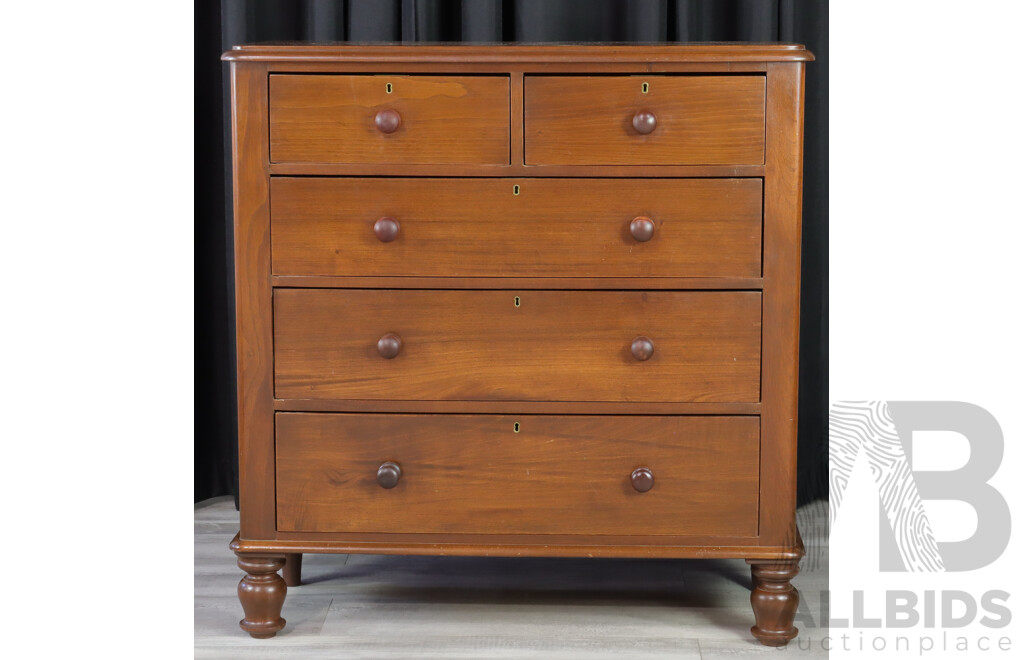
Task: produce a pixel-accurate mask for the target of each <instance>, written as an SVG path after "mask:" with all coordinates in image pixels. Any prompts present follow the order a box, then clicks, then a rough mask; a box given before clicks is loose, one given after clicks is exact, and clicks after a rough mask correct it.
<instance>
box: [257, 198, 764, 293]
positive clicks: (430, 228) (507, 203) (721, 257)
mask: <svg viewBox="0 0 1024 660" xmlns="http://www.w3.org/2000/svg"><path fill="white" fill-rule="evenodd" d="M270 198H271V215H272V218H273V220H272V223H271V240H272V244H273V249H272V251H271V252H272V255H273V271H274V273H275V274H277V275H338V276H424V277H760V276H761V198H762V195H761V180H760V179H653V180H637V179H432V178H386V179H382V178H274V179H273V180H272V181H271V196H270Z"/></svg>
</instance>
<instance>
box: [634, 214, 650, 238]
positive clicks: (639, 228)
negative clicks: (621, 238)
mask: <svg viewBox="0 0 1024 660" xmlns="http://www.w3.org/2000/svg"><path fill="white" fill-rule="evenodd" d="M629 234H630V236H632V237H633V238H634V239H635V240H636V241H637V242H639V243H646V242H647V241H649V240H651V239H652V238H654V221H653V220H651V219H650V218H648V217H646V216H642V215H639V216H637V217H635V218H633V219H632V220H631V221H630V222H629Z"/></svg>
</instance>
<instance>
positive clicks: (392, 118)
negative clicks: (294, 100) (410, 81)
mask: <svg viewBox="0 0 1024 660" xmlns="http://www.w3.org/2000/svg"><path fill="white" fill-rule="evenodd" d="M634 122H635V120H634ZM373 123H374V124H376V125H377V130H378V131H380V132H381V133H394V132H395V131H397V130H398V127H399V126H401V125H402V116H401V115H399V114H398V112H397V111H395V110H392V109H391V108H387V109H385V110H381V111H380V112H378V113H377V116H376V117H374V118H373ZM651 130H652V131H653V130H654V128H653V127H652V128H651ZM647 132H648V133H650V132H651V131H647Z"/></svg>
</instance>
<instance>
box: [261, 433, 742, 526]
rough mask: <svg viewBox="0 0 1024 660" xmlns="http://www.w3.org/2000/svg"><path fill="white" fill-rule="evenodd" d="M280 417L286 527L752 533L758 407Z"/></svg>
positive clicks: (280, 503)
mask: <svg viewBox="0 0 1024 660" xmlns="http://www.w3.org/2000/svg"><path fill="white" fill-rule="evenodd" d="M276 418H277V422H276V427H277V525H278V529H279V530H280V531H288V532H385V533H387V532H401V533H424V534H430V533H438V534H591V535H628V534H648V535H680V536H690V535H694V536H702V535H722V536H756V535H757V512H758V462H759V450H758V445H759V423H758V419H757V417H635V416H631V417H619V416H570V417H563V416H547V415H542V416H509V415H369V414H319V413H278V414H277V416H276ZM648 487H649V488H648ZM645 488H648V489H647V490H644V489H645ZM641 491H643V492H641Z"/></svg>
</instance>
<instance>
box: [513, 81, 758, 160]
mask: <svg viewBox="0 0 1024 660" xmlns="http://www.w3.org/2000/svg"><path fill="white" fill-rule="evenodd" d="M644 83H648V87H649V89H648V92H647V93H644V92H643V91H642V88H643V87H642V86H643V84H644ZM524 97H525V101H526V147H525V150H526V162H527V163H530V164H555V165H717V164H725V163H728V164H733V165H736V164H759V163H763V162H764V139H765V123H764V122H765V114H764V113H765V105H764V103H765V79H764V77H763V76H657V75H644V76H526V88H525V92H524ZM638 121H639V123H638Z"/></svg>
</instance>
